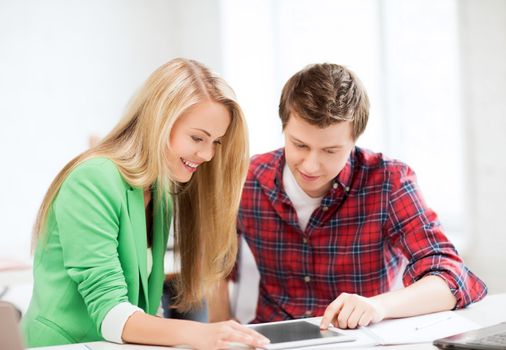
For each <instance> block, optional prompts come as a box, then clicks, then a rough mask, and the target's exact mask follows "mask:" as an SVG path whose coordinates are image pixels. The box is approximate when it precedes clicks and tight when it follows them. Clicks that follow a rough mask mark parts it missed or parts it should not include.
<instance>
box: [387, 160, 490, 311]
mask: <svg viewBox="0 0 506 350" xmlns="http://www.w3.org/2000/svg"><path fill="white" fill-rule="evenodd" d="M390 184H391V186H392V192H391V195H390V198H389V212H388V225H387V226H388V236H389V239H390V244H391V245H392V247H393V248H394V249H395V250H400V251H401V253H402V255H404V256H405V257H406V258H407V260H408V264H407V266H406V269H405V271H404V275H403V283H404V285H410V284H412V283H414V282H416V281H417V280H419V279H421V278H422V277H424V276H427V275H436V276H439V277H441V278H442V279H443V280H444V281H446V283H447V284H448V286H449V288H450V290H451V292H452V294H453V295H454V296H455V297H456V299H457V303H456V306H455V307H456V308H463V307H466V306H467V305H469V304H470V303H473V302H476V301H478V300H480V299H482V298H483V297H484V296H485V295H486V294H487V288H486V286H485V284H484V283H483V282H482V281H481V280H480V279H479V278H478V277H477V276H476V275H475V274H473V273H472V272H471V271H470V270H469V269H468V268H467V267H466V266H465V265H464V262H463V260H462V258H461V257H460V256H459V255H458V253H457V251H456V249H455V247H454V246H453V244H452V243H451V242H450V241H449V240H448V238H447V237H446V235H445V234H444V232H443V230H442V227H441V224H440V223H439V220H438V217H437V215H436V213H435V212H434V211H432V210H431V209H430V208H428V207H427V205H426V203H425V201H424V199H423V196H422V194H421V192H420V190H419V188H418V185H417V182H416V176H415V174H414V172H413V171H412V170H411V169H410V168H409V167H407V166H405V165H404V166H400V167H399V171H393V172H392V174H391V182H390Z"/></svg>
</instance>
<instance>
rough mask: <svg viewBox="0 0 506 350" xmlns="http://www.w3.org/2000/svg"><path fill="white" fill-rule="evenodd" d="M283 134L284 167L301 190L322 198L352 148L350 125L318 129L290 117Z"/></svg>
mask: <svg viewBox="0 0 506 350" xmlns="http://www.w3.org/2000/svg"><path fill="white" fill-rule="evenodd" d="M284 134H285V157H286V164H287V165H288V168H289V169H290V170H291V171H292V173H293V175H294V176H295V180H296V181H297V183H298V184H299V186H300V188H301V189H302V190H303V191H304V192H306V193H307V195H309V196H310V197H314V198H316V197H322V196H324V195H325V194H326V193H327V192H328V191H329V189H330V187H331V186H332V181H333V180H334V178H335V177H336V176H337V175H338V174H339V173H340V172H341V170H342V169H343V168H344V166H345V165H346V162H347V161H348V158H349V156H350V152H351V150H352V149H353V147H354V146H355V141H354V140H353V137H352V124H351V122H348V121H344V122H339V123H335V124H332V125H330V126H327V127H325V128H320V127H318V126H315V125H311V124H309V123H308V122H306V121H304V120H303V119H302V118H300V117H299V116H297V114H296V113H291V115H290V118H289V120H288V123H287V124H286V126H285V129H284Z"/></svg>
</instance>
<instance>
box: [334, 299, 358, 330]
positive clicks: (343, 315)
mask: <svg viewBox="0 0 506 350" xmlns="http://www.w3.org/2000/svg"><path fill="white" fill-rule="evenodd" d="M354 309H355V304H353V303H351V302H347V303H344V305H343V307H342V309H341V311H340V312H339V314H338V315H337V324H338V327H339V328H342V329H346V328H347V327H348V319H349V318H350V315H351V313H352V312H353V310H354Z"/></svg>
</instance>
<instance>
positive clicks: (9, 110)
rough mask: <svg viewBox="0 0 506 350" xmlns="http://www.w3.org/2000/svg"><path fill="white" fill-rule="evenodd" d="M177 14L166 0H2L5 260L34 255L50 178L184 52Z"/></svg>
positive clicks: (0, 230)
mask: <svg viewBox="0 0 506 350" xmlns="http://www.w3.org/2000/svg"><path fill="white" fill-rule="evenodd" d="M174 18H177V16H176V12H175V11H174V10H173V3H172V2H170V1H165V0H150V1H142V0H108V1H69V0H50V1H38V0H15V1H14V0H12V1H4V0H1V1H0V160H1V171H0V184H1V186H2V191H1V192H2V194H1V195H0V256H6V255H11V256H17V257H22V258H25V257H26V258H28V257H29V256H30V251H29V247H30V244H29V241H30V231H31V227H32V224H33V221H34V218H35V213H36V210H37V208H38V206H39V204H40V201H41V199H42V196H43V195H44V193H45V191H46V189H47V188H48V186H49V184H50V182H51V180H52V179H53V178H54V176H55V175H56V173H57V172H58V170H59V169H61V168H62V166H63V165H64V164H65V163H66V162H67V161H69V160H70V159H71V158H72V157H74V156H75V155H77V154H78V153H79V152H81V151H83V150H84V149H85V148H86V147H87V142H88V140H87V137H88V135H89V134H91V133H98V134H101V135H104V134H105V133H106V132H107V131H108V130H109V129H111V127H112V126H113V125H114V124H115V122H116V121H117V120H118V118H119V117H120V116H121V114H122V112H123V110H124V107H125V105H126V103H127V102H128V100H129V99H130V97H131V96H132V95H133V93H134V92H135V90H136V89H137V88H138V87H139V86H140V84H141V83H142V82H143V81H144V80H145V79H146V78H147V77H148V75H149V74H150V73H151V72H152V71H153V70H154V69H155V68H157V67H158V66H159V65H161V64H162V63H164V62H165V61H167V60H168V59H169V58H171V57H172V56H174V55H175V54H177V52H178V47H177V45H178V42H177V41H176V40H175V39H174V38H175V36H174V34H175V33H174V31H173V30H172V23H173V22H174V21H175V20H174Z"/></svg>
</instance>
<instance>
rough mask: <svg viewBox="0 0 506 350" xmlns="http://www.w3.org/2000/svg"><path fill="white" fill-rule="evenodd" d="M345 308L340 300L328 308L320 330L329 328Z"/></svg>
mask: <svg viewBox="0 0 506 350" xmlns="http://www.w3.org/2000/svg"><path fill="white" fill-rule="evenodd" d="M342 307H343V302H342V301H341V300H339V299H336V300H334V301H333V302H332V303H330V304H329V306H327V308H326V309H325V312H324V313H323V317H322V320H321V322H320V329H327V328H329V324H331V323H333V321H334V320H335V318H336V316H337V314H339V312H340V311H341V308H342Z"/></svg>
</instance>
